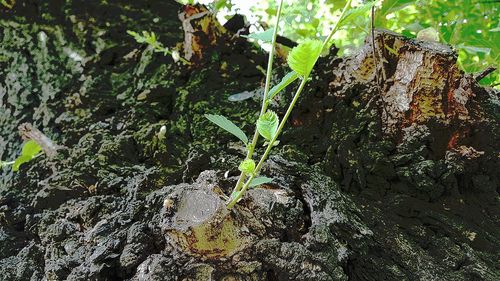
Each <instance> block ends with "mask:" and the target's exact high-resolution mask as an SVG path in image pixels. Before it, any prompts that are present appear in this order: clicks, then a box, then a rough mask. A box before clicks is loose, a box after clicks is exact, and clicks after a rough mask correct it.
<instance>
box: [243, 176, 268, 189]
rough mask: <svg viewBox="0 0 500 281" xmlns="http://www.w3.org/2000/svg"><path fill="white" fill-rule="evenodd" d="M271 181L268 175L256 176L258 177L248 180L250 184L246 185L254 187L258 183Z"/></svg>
mask: <svg viewBox="0 0 500 281" xmlns="http://www.w3.org/2000/svg"><path fill="white" fill-rule="evenodd" d="M272 181H273V179H271V178H268V177H258V178H254V179H253V180H252V181H251V182H250V184H249V185H248V187H256V186H258V185H261V184H265V183H270V182H272Z"/></svg>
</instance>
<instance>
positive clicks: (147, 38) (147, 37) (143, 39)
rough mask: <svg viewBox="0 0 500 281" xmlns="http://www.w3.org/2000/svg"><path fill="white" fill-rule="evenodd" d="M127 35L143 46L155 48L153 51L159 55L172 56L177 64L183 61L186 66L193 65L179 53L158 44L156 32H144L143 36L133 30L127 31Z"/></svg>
mask: <svg viewBox="0 0 500 281" xmlns="http://www.w3.org/2000/svg"><path fill="white" fill-rule="evenodd" d="M127 33H128V34H129V35H130V36H132V37H134V39H135V41H137V43H141V44H148V45H149V46H151V47H152V48H153V50H154V51H155V52H157V53H163V55H165V56H167V55H170V56H172V59H173V60H174V61H175V62H177V61H179V60H180V61H182V62H183V63H184V64H188V65H189V64H191V63H190V62H189V61H188V60H186V59H185V58H183V57H181V56H180V54H179V51H177V50H173V51H171V50H170V49H169V48H166V47H164V46H163V44H162V43H160V42H158V38H157V37H156V34H155V33H154V32H147V31H143V32H142V34H139V33H137V32H135V31H132V30H127Z"/></svg>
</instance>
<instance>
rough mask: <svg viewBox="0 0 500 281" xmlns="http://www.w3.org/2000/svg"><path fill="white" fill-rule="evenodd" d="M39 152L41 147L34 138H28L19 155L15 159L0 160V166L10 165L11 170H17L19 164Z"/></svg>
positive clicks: (37, 154) (36, 155)
mask: <svg viewBox="0 0 500 281" xmlns="http://www.w3.org/2000/svg"><path fill="white" fill-rule="evenodd" d="M41 154H42V148H41V147H40V145H38V143H36V142H35V141H34V140H29V141H27V142H26V143H25V144H24V146H23V148H22V150H21V155H19V157H17V158H16V160H14V161H8V162H4V161H0V168H3V167H5V166H10V165H12V171H14V172H17V171H19V168H20V167H21V165H23V164H24V163H26V162H29V161H31V160H32V159H34V158H36V157H38V156H40V155H41Z"/></svg>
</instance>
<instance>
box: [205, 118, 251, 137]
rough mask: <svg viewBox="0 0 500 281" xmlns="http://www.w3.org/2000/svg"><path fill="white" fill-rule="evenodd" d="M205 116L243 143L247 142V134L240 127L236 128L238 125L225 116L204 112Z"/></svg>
mask: <svg viewBox="0 0 500 281" xmlns="http://www.w3.org/2000/svg"><path fill="white" fill-rule="evenodd" d="M205 117H206V118H207V119H208V120H210V122H212V123H214V124H215V125H217V126H219V127H221V128H222V129H224V130H226V131H228V132H229V133H231V134H233V135H234V136H235V137H237V138H238V139H240V140H241V141H242V142H244V143H245V144H247V143H248V137H247V135H246V134H245V133H244V132H243V131H242V130H241V129H240V128H238V126H236V125H235V124H234V123H233V122H231V121H229V120H228V119H227V118H226V117H224V116H222V115H213V114H205Z"/></svg>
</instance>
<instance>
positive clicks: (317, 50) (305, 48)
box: [288, 40, 323, 76]
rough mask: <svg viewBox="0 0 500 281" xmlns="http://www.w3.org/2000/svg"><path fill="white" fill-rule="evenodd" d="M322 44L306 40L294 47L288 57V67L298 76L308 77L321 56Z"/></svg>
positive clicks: (317, 41)
mask: <svg viewBox="0 0 500 281" xmlns="http://www.w3.org/2000/svg"><path fill="white" fill-rule="evenodd" d="M322 46H323V42H321V41H319V40H307V41H304V42H303V43H300V44H299V45H298V46H296V47H294V48H293V49H292V51H291V52H290V54H289V55H288V65H289V66H290V68H291V69H292V70H293V71H295V72H297V74H299V75H300V76H306V75H309V73H310V72H311V70H312V69H313V67H314V64H315V63H316V61H317V60H318V58H319V55H320V54H321V49H322Z"/></svg>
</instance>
